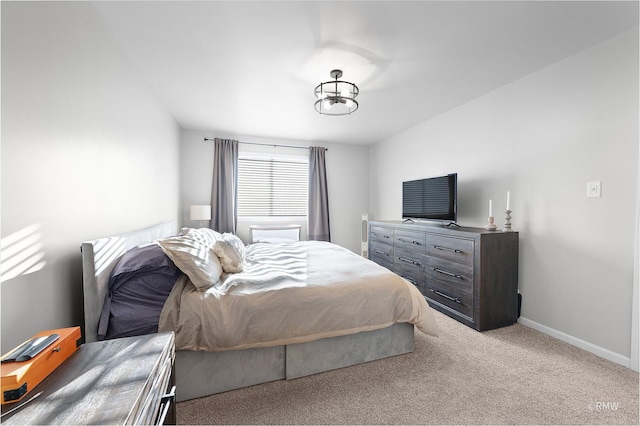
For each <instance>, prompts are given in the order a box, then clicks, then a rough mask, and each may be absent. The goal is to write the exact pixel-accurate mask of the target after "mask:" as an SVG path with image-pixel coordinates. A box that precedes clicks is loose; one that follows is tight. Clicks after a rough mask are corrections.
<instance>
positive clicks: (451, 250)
mask: <svg viewBox="0 0 640 426" xmlns="http://www.w3.org/2000/svg"><path fill="white" fill-rule="evenodd" d="M433 248H434V249H436V250H442V251H450V252H453V253H462V250H458V249H452V248H449V247H442V246H433Z"/></svg>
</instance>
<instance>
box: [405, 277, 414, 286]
mask: <svg viewBox="0 0 640 426" xmlns="http://www.w3.org/2000/svg"><path fill="white" fill-rule="evenodd" d="M402 278H404V279H405V280H407V281H409V282H410V283H411V284H413V285H418V282H417V281H416V280H412V279H411V278H407V277H402Z"/></svg>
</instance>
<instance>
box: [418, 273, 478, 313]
mask: <svg viewBox="0 0 640 426" xmlns="http://www.w3.org/2000/svg"><path fill="white" fill-rule="evenodd" d="M420 290H421V291H422V293H423V294H424V295H425V296H427V297H428V298H429V299H431V300H434V301H436V302H438V303H440V304H442V305H445V306H447V307H449V308H451V309H453V310H454V311H456V312H459V313H461V314H462V315H465V316H466V317H468V319H469V320H471V319H472V318H473V291H472V289H471V288H469V287H461V286H457V285H455V284H453V283H451V282H444V281H440V280H436V279H432V278H429V277H427V281H426V283H425V285H424V286H423V287H421V288H420Z"/></svg>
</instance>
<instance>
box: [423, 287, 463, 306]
mask: <svg viewBox="0 0 640 426" xmlns="http://www.w3.org/2000/svg"><path fill="white" fill-rule="evenodd" d="M429 291H431V292H432V293H435V294H437V295H438V296H442V297H444V298H445V299H448V300H451V301H452V302H456V303H457V304H459V305H462V302H461V301H460V299H458V298H457V297H451V296H449V295H447V294H444V293H442V292H441V291H438V290H434V289H432V288H430V289H429Z"/></svg>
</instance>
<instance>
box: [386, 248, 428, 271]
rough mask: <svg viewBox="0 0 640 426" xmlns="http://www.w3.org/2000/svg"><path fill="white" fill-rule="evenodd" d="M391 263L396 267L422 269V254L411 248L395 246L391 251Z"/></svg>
mask: <svg viewBox="0 0 640 426" xmlns="http://www.w3.org/2000/svg"><path fill="white" fill-rule="evenodd" d="M393 256H394V258H393V263H394V264H395V265H396V268H410V269H412V270H416V271H424V258H425V256H424V254H422V253H418V252H415V251H411V250H404V249H399V248H396V249H395V250H394V252H393Z"/></svg>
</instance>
